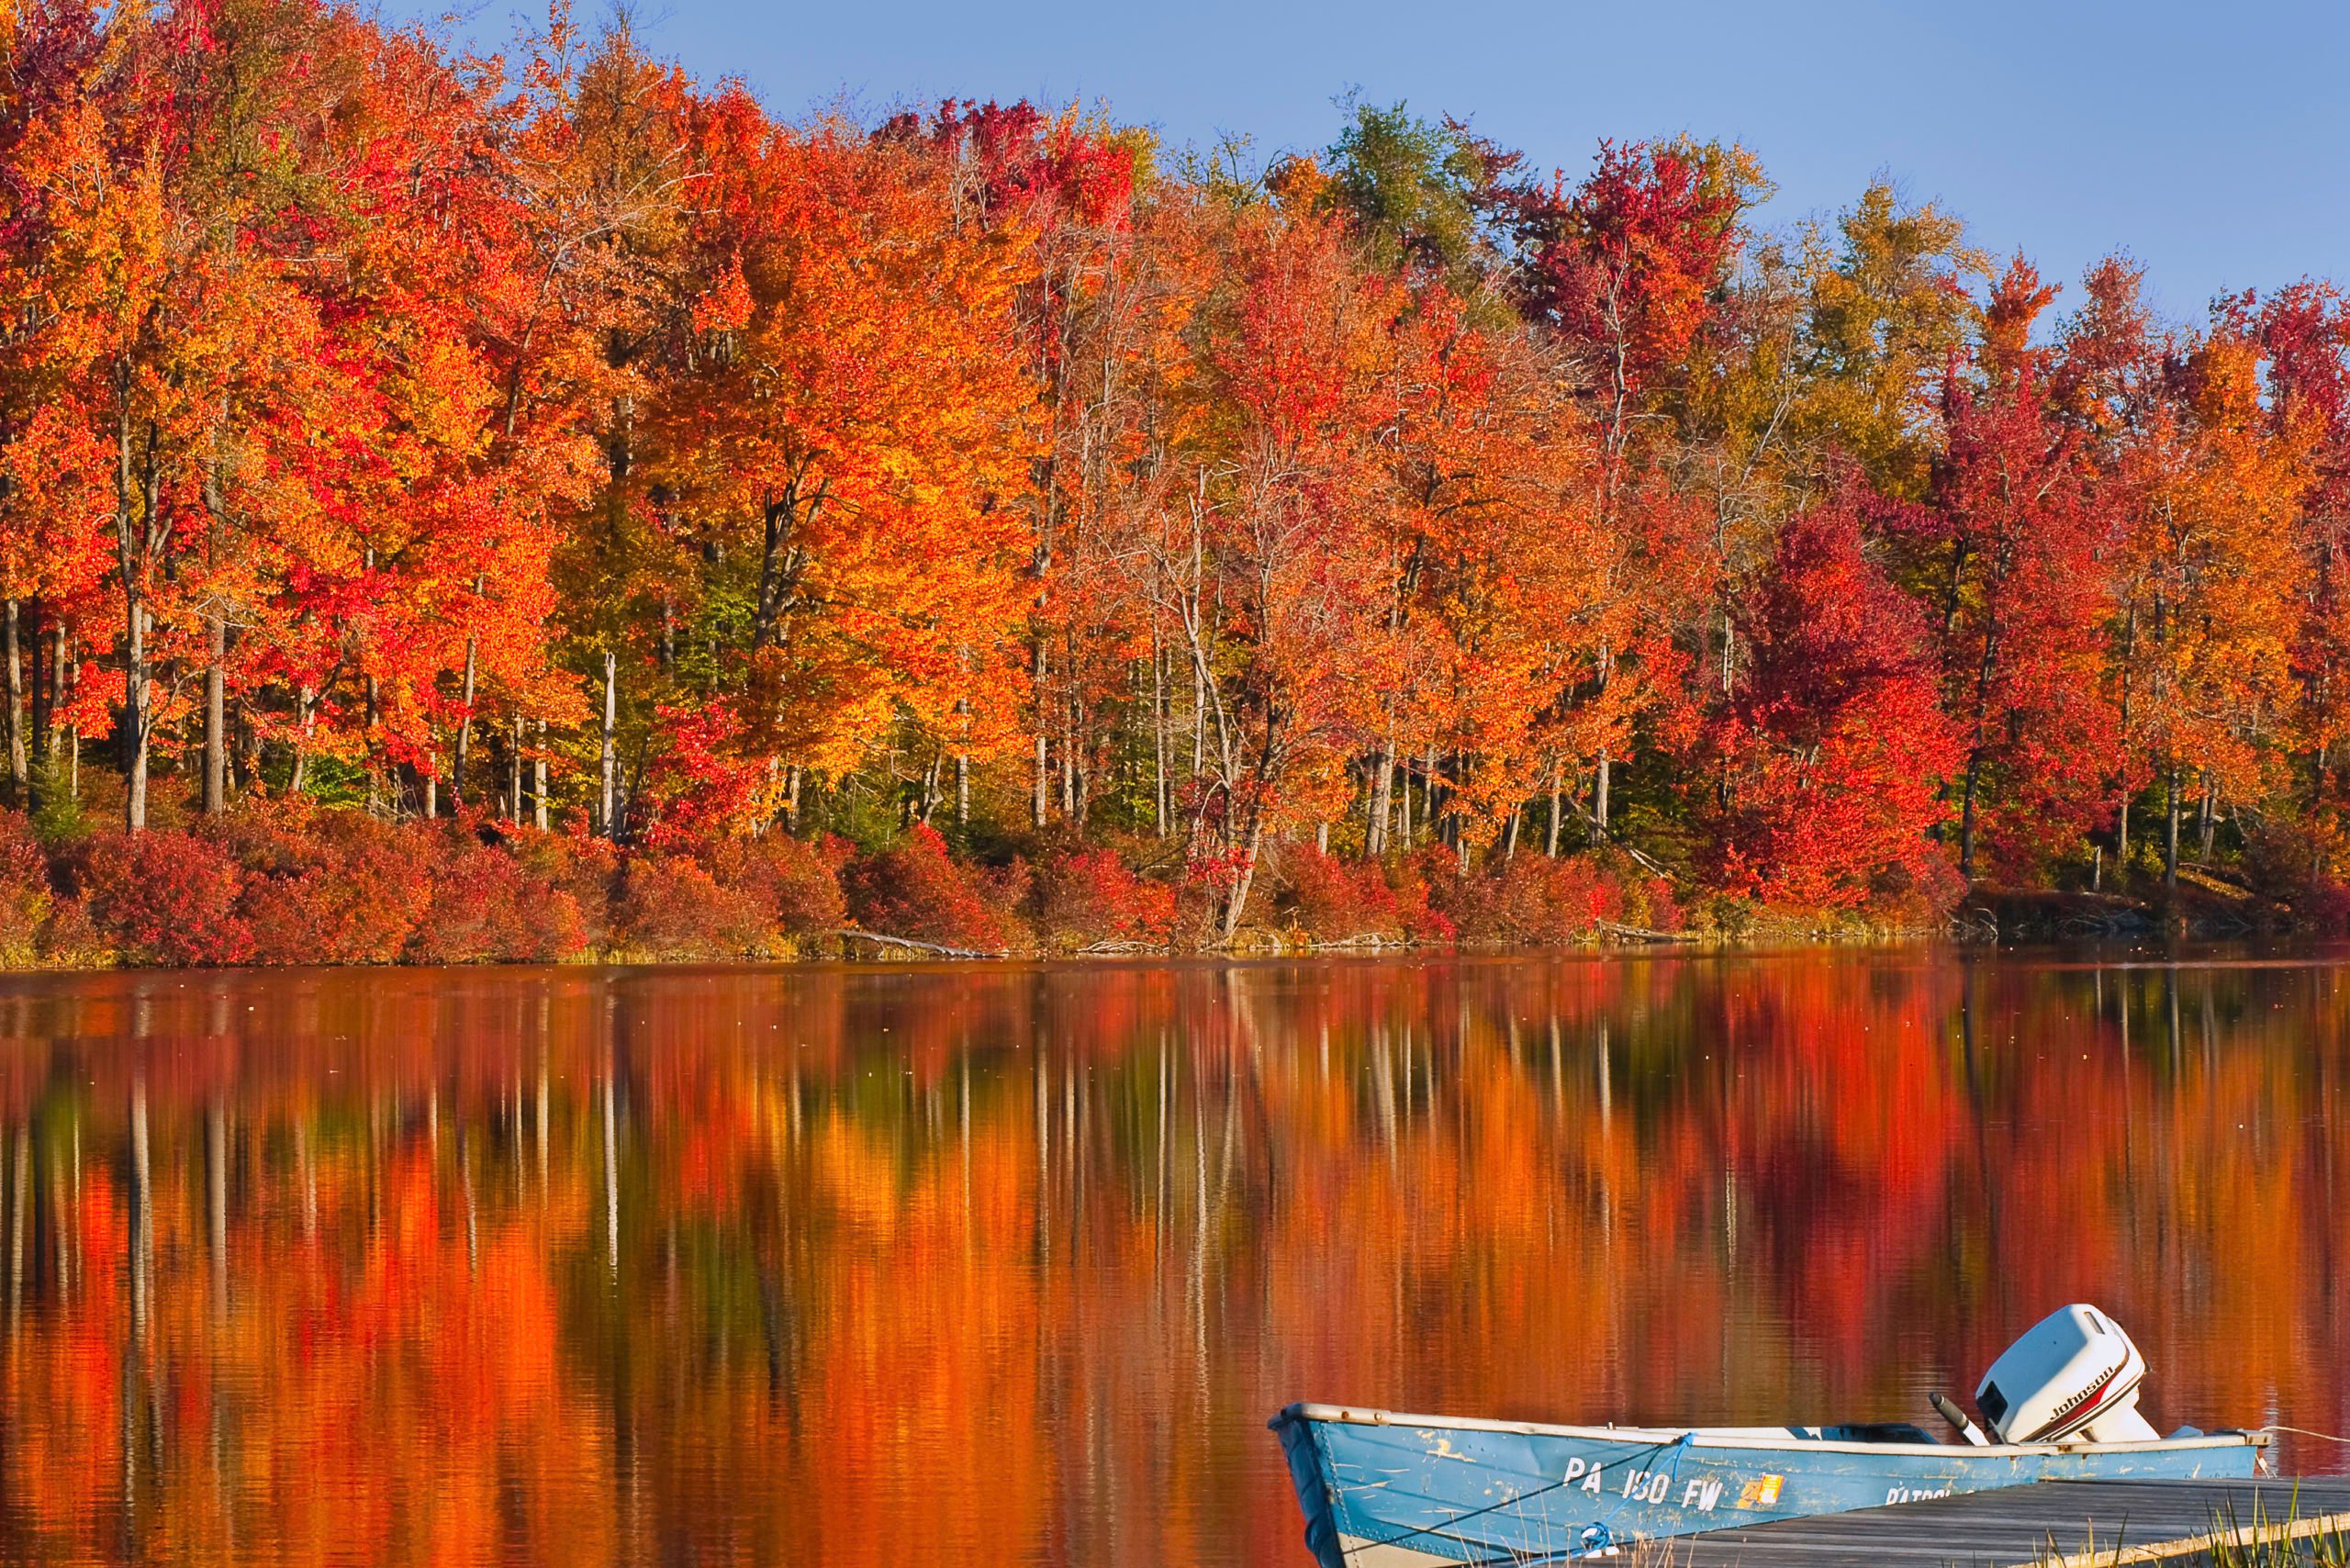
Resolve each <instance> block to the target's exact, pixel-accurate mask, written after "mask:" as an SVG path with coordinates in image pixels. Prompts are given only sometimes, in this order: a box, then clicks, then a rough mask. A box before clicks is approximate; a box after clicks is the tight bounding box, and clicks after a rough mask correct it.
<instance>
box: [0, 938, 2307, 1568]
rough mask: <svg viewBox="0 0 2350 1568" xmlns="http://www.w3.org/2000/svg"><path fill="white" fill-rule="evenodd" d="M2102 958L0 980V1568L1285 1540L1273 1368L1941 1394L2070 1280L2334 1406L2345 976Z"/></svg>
mask: <svg viewBox="0 0 2350 1568" xmlns="http://www.w3.org/2000/svg"><path fill="white" fill-rule="evenodd" d="M2129 958H2130V962H2128V963H2126V964H2115V963H2113V962H2112V961H2111V960H2110V956H2109V958H2108V960H2107V961H2105V962H2103V963H2097V962H2091V961H2089V960H2085V959H2079V958H2072V959H2034V958H1989V957H1986V956H1981V955H1969V956H1961V955H1948V954H1931V953H1919V952H1907V953H1899V954H1886V955H1854V954H1849V953H1845V954H1812V955H1800V956H1792V957H1780V958H1732V959H1717V958H1678V959H1671V958H1668V959H1655V960H1645V959H1637V958H1634V959H1624V958H1617V959H1592V958H1571V959H1562V960H1560V961H1556V962H1529V961H1525V960H1517V961H1506V962H1504V961H1493V962H1486V961H1465V960H1464V961H1458V962H1454V961H1445V962H1428V963H1369V962H1331V963H1311V964H1278V965H1260V966H1242V967H1220V966H1208V965H1201V966H1175V967H1165V966H1162V967H1148V968H1132V969H1116V968H1096V969H1057V968H1043V969H1030V968H1015V967H1005V968H987V969H973V968H957V969H916V968H912V967H906V968H890V969H861V970H845V969H844V970H821V969H796V970H788V971H768V970H758V971H743V970H728V971H697V970H677V969H668V970H590V969H504V970H455V971H430V970H425V971H419V970H399V971H388V972H372V973H371V972H350V971H342V972H329V971H319V972H290V973H274V974H243V973H231V974H218V975H215V974H198V975H185V974H181V975H168V974H166V975H153V974H149V975H107V976H95V977H46V978H18V979H13V980H0V1202H5V1210H4V1211H0V1218H5V1225H6V1244H5V1245H6V1271H7V1281H6V1316H5V1321H0V1559H5V1560H6V1561H8V1562H24V1561H58V1562H63V1561H68V1560H72V1561H88V1560H113V1561H121V1560H156V1561H163V1560H170V1561H178V1562H185V1561H193V1562H215V1561H217V1562H228V1561H236V1562H290V1561H301V1562H321V1561H331V1562H446V1563H464V1562H559V1563H566V1564H569V1563H599V1562H659V1563H695V1562H773V1563H826V1564H829V1563H853V1564H863V1563H871V1564H877V1565H878V1564H885V1563H886V1564H898V1563H909V1562H926V1563H959V1562H974V1563H1089V1564H1090V1563H1104V1564H1109V1563H1115V1564H1121V1565H1124V1564H1157V1563H1170V1564H1172V1563H1270V1564H1280V1563H1284V1562H1294V1563H1300V1564H1302V1563H1304V1561H1305V1559H1304V1552H1303V1549H1302V1548H1301V1547H1300V1546H1299V1545H1298V1544H1297V1542H1298V1537H1299V1533H1300V1524H1299V1519H1298V1517H1297V1511H1296V1506H1295V1505H1294V1503H1293V1502H1292V1499H1291V1496H1290V1495H1289V1487H1288V1483H1287V1480H1286V1478H1285V1476H1284V1474H1283V1472H1282V1469H1281V1463H1280V1460H1279V1454H1278V1450H1277V1447H1276V1445H1275V1443H1274V1441H1273V1439H1272V1438H1271V1437H1270V1434H1268V1433H1267V1432H1266V1431H1265V1429H1264V1425H1263V1423H1264V1418H1265V1417H1266V1416H1267V1414H1268V1413H1270V1411H1272V1410H1273V1409H1274V1408H1276V1407H1277V1406H1280V1405H1281V1404H1283V1403H1285V1402H1287V1401H1289V1400H1292V1399H1298V1398H1317V1399H1325V1400H1334V1401H1349V1402H1358V1403H1378V1404H1382V1405H1388V1406H1397V1407H1402V1408H1406V1409H1425V1410H1444V1411H1455V1412H1461V1413H1468V1414H1479V1415H1494V1416H1507V1417H1550V1418H1561V1419H1590V1420H1603V1419H1607V1418H1616V1419H1623V1420H1633V1421H1646V1422H1654V1423H1659V1424H1678V1423H1683V1422H1756V1421H1774V1420H1785V1419H1789V1418H1801V1419H1804V1420H1815V1419H1821V1418H1863V1417H1884V1418H1910V1419H1917V1420H1920V1421H1930V1419H1931V1417H1930V1411H1929V1409H1928V1406H1927V1405H1926V1400H1925V1395H1926V1392H1927V1391H1928V1390H1929V1389H1930V1388H1937V1387H1939V1388H1945V1389H1951V1388H1961V1385H1963V1389H1962V1391H1964V1390H1971V1388H1972V1387H1973V1384H1974V1382H1975V1377H1976V1376H1977V1375H1978V1374H1979V1372H1980V1369H1981V1368H1982V1367H1983V1366H1984V1364H1986V1361H1988V1360H1989V1359H1990V1357H1992V1356H1993V1355H1994V1354H1996V1353H1997V1351H1998V1350H1999V1349H2000V1348H2001V1347H2002V1346H2003V1345H2004V1344H2005V1343H2006V1342H2007V1340H2008V1339H2009V1337H2010V1336H2011V1335H2013V1334H2014V1333H2015V1332H2016V1331H2018V1330H2019V1329H2020V1328H2022V1327H2025V1326H2027V1325H2028V1324H2029V1323H2030V1322H2031V1320H2033V1319H2034V1318H2036V1317H2038V1316H2040V1315H2041V1314H2042V1313H2043V1312H2045V1311H2047V1310H2048V1309H2049V1308H2050V1307H2052V1306H2053V1305H2057V1304H2059V1303H2062V1302H2065V1301H2068V1300H2072V1299H2075V1298H2083V1297H2085V1298H2088V1299H2092V1300H2095V1301H2098V1302H2099V1303H2101V1304H2103V1305H2106V1306H2107V1307H2109V1309H2111V1310H2112V1311H2113V1312H2114V1313H2115V1314H2116V1315H2117V1316H2120V1317H2121V1320H2122V1321H2123V1322H2124V1323H2125V1324H2126V1325H2127V1326H2128V1327H2130V1328H2131V1329H2132V1332H2133V1333H2134V1334H2135V1335H2136V1336H2137V1338H2138V1339H2139V1341H2140V1343H2141V1344H2142V1345H2143V1347H2144V1349H2145V1350H2146V1354H2147V1357H2148V1359H2149V1361H2151V1362H2152V1364H2153V1373H2152V1376H2151V1378H2150V1380H2149V1383H2148V1392H2147V1395H2146V1404H2147V1406H2148V1408H2149V1410H2150V1413H2151V1414H2152V1415H2153V1417H2154V1419H2155V1421H2156V1423H2157V1424H2158V1425H2162V1426H2165V1427H2167V1426H2168V1425H2170V1424H2173V1423H2176V1422H2179V1421H2186V1420H2193V1421H2197V1422H2200V1423H2203V1424H2209V1425H2219V1424H2226V1423H2235V1424H2247V1425H2248V1424H2255V1423H2262V1422H2271V1421H2282V1422H2288V1423H2290V1424H2293V1425H2296V1426H2302V1427H2312V1428H2322V1429H2325V1430H2329V1431H2335V1432H2344V1431H2350V1383H2345V1380H2344V1377H2343V1376H2342V1375H2341V1373H2342V1372H2343V1369H2344V1350H2345V1349H2350V1291H2346V1290H2344V1288H2343V1284H2342V1277H2343V1274H2344V1267H2345V1264H2350V1201H2345V1200H2350V1192H2345V1191H2344V1187H2345V1184H2350V1104H2344V1102H2343V1100H2342V1094H2343V1084H2344V1073H2345V1067H2350V992H2345V990H2344V975H2345V972H2350V970H2345V969H2344V967H2342V966H2343V965H2344V963H2345V962H2350V958H2345V957H2344V955H2342V954H2317V955H2313V956H2311V958H2307V959H2294V960H2289V961H2288V960H2250V961H2248V960H2246V959H2245V958H2244V957H2243V956H2242V955H2228V954H2218V955H2207V956H2203V957H2201V958H2194V959H2190V960H2189V961H2187V962H2183V963H2173V962H2168V961H2165V959H2164V958H2163V957H2162V956H2161V955H2159V954H2145V955H2135V956H2129ZM2281 1452H2282V1458H2283V1460H2284V1462H2285V1464H2286V1466H2287V1467H2288V1468H2295V1469H2302V1470H2312V1471H2314V1470H2328V1469H2340V1468H2342V1463H2343V1460H2344V1454H2345V1450H2339V1449H2335V1448H2333V1447H2332V1446H2331V1445H2326V1444H2316V1443H2309V1444H2303V1445H2301V1446H2299V1447H2295V1446H2293V1442H2292V1439H2286V1441H2285V1443H2284V1444H2283V1445H2282V1449H2281Z"/></svg>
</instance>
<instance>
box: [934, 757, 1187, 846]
mask: <svg viewBox="0 0 2350 1568" xmlns="http://www.w3.org/2000/svg"><path fill="white" fill-rule="evenodd" d="M970 823H971V758H970V754H969V753H968V752H960V751H958V752H957V753H956V754H955V825H956V826H957V827H968V826H969V825H970ZM1166 831H1167V830H1166V828H1165V827H1164V826H1161V827H1160V829H1159V832H1160V833H1162V834H1164V833H1165V832H1166Z"/></svg>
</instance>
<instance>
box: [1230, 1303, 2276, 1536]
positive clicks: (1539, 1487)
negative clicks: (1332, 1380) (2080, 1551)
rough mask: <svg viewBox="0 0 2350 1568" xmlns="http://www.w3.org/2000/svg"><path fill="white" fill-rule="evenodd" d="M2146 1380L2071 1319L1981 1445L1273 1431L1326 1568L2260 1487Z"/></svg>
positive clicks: (1748, 1436) (1713, 1433) (2262, 1449)
mask: <svg viewBox="0 0 2350 1568" xmlns="http://www.w3.org/2000/svg"><path fill="white" fill-rule="evenodd" d="M2145 1371H2146V1366H2145V1360H2144V1358H2143V1356H2142V1355H2140V1353H2139V1351H2138V1348H2137V1346H2136V1345H2135V1344H2134V1343H2132V1340H2131V1339H2130V1337H2129V1335H2128V1334H2126V1333H2124V1332H2123V1331H2122V1329H2121V1326H2120V1325H2119V1324H2116V1323H2115V1322H2114V1321H2113V1320H2112V1319H2111V1318H2109V1317H2108V1316H2105V1315H2104V1314H2103V1313H2101V1312H2099V1311H2098V1309H2097V1308H2096V1307H2094V1306H2090V1305H2080V1304H2076V1305H2070V1306H2065V1307H2062V1308H2059V1309H2058V1310H2057V1311H2055V1312H2053V1313H2052V1314H2050V1315H2049V1316H2047V1317H2046V1318H2044V1319H2042V1321H2041V1322H2040V1323H2038V1324H2037V1325H2035V1326H2034V1327H2032V1328H2031V1330H2029V1331H2028V1332H2026V1333H2025V1335H2024V1336H2023V1337H2022V1338H2020V1339H2019V1340H2017V1341H2016V1343H2015V1344H2014V1345H2013V1346H2011V1347H2009V1350H2007V1352H2006V1353H2005V1354H2003V1355H2002V1356H2000V1358H1999V1359H1998V1360H1997V1361H1995V1362H1993V1363H1992V1365H1991V1369H1990V1371H1989V1372H1986V1373H1985V1374H1984V1377H1983V1381H1982V1382H1981V1383H1980V1384H1978V1385H1977V1387H1976V1389H1975V1407H1976V1409H1977V1410H1978V1411H1980V1413H1981V1414H1982V1416H1983V1417H1984V1420H1985V1424H1984V1425H1982V1426H1978V1425H1977V1424H1976V1423H1975V1421H1974V1420H1973V1419H1972V1418H1971V1417H1968V1416H1967V1415H1966V1414H1965V1413H1964V1411H1963V1410H1961V1409H1960V1408H1959V1406H1957V1405H1956V1404H1955V1403H1954V1402H1953V1401H1952V1400H1950V1399H1948V1398H1946V1397H1945V1396H1943V1395H1942V1394H1933V1395H1930V1398H1931V1401H1932V1403H1933V1405H1934V1407H1935V1409H1936V1410H1937V1411H1938V1412H1939V1413H1940V1414H1941V1416H1942V1419H1943V1421H1944V1422H1945V1423H1946V1424H1947V1425H1948V1427H1949V1428H1950V1429H1951V1435H1950V1437H1949V1438H1947V1439H1938V1438H1937V1437H1936V1435H1935V1434H1934V1433H1932V1432H1929V1431H1927V1430H1926V1429H1925V1428H1921V1427H1919V1426H1917V1425H1916V1424H1914V1423H1912V1422H1908V1421H1871V1422H1854V1423H1846V1424H1842V1425H1832V1426H1786V1427H1691V1428H1669V1427H1626V1426H1617V1425H1614V1424H1612V1423H1611V1424H1608V1425H1605V1426H1596V1427H1578V1426H1550V1425H1546V1424H1543V1423H1540V1422H1527V1421H1492V1420H1477V1419H1471V1418H1465V1417H1448V1416H1414V1415H1399V1414H1396V1413H1394V1412H1392V1411H1386V1410H1375V1409H1362V1408H1356V1407H1352V1406H1335V1405H1311V1404H1300V1405H1292V1406H1289V1407H1288V1408H1286V1409H1284V1410H1282V1411H1281V1413H1280V1414H1279V1415H1277V1416H1275V1417H1273V1418H1272V1420H1271V1421H1270V1423H1269V1424H1270V1426H1271V1428H1273V1430H1274V1432H1275V1433H1277V1434H1278V1435H1279V1436H1280V1438H1281V1447H1282V1449H1283V1450H1284V1451H1285V1453H1286V1454H1287V1456H1288V1460H1289V1470H1290V1477H1291V1480H1292V1483H1293V1484H1295V1486H1296V1489H1297V1498H1298V1503H1299V1506H1301V1507H1302V1508H1303V1509H1304V1514H1305V1544H1306V1547H1307V1549H1308V1550H1309V1551H1312V1552H1313V1554H1314V1557H1315V1561H1316V1562H1318V1563H1319V1564H1320V1565H1321V1568H1418V1565H1422V1564H1435V1563H1492V1564H1503V1563H1507V1564H1513V1565H1516V1564H1531V1563H1543V1562H1567V1561H1571V1560H1575V1559H1583V1558H1590V1557H1601V1556H1610V1555H1616V1554H1617V1553H1620V1552H1621V1551H1623V1550H1624V1549H1626V1548H1627V1547H1630V1546H1633V1545H1635V1544H1637V1543H1638V1542H1640V1541H1644V1540H1662V1539H1667V1538H1670V1537H1673V1536H1682V1535H1694V1534H1697V1533H1700V1532H1702V1531H1706V1530H1714V1529H1729V1528H1733V1527H1741V1526H1750V1525H1757V1524H1764V1523H1768V1522H1771V1521H1773V1520H1777V1519H1791V1518H1805V1517H1807V1516H1811V1515H1817V1514H1833V1513H1844V1512H1848V1511H1850V1510H1852V1509H1855V1508H1869V1507H1877V1506H1883V1505H1886V1504H1891V1503H1904V1502H1911V1501H1916V1500H1919V1499H1922V1498H1927V1497H1946V1496H1951V1495H1955V1494H1957V1493H1961V1492H1980V1491H1986V1490H1988V1489H1991V1488H1994V1487H1999V1486H2019V1485H2022V1484H2025V1483H2027V1482H2033V1481H2055V1480H2109V1479H2117V1478H2121V1477H2129V1478H2133V1479H2169V1480H2194V1479H2211V1480H2233V1479H2241V1478H2246V1477H2250V1476H2252V1475H2254V1474H2255V1473H2258V1472H2259V1471H2260V1470H2261V1469H2263V1468H2265V1453H2266V1448H2267V1445H2268V1437H2267V1434H2266V1433H2265V1432H2260V1431H2248V1430H2243V1429H2235V1428H2231V1429H2222V1430H2216V1431H2210V1432H2204V1431H2199V1430H2198V1429H2196V1428H2192V1427H2182V1428H2178V1429H2177V1430H2176V1431H2174V1432H2172V1433H2171V1434H2170V1435H2169V1436H2167V1437H2165V1436H2161V1435H2159V1434H2157V1433H2156V1432H2155V1430H2154V1427H2153V1426H2152V1425H2151V1424H2150V1423H2149V1422H2148V1421H2147V1420H2146V1419H2145V1417H2143V1416H2142V1415H2140V1414H2139V1412H2138V1407H2137V1406H2138V1392H2139V1387H2140V1384H2141V1383H2143V1380H2144V1377H2145ZM1986 1427H1987V1428H1988V1429H1987V1430H1986Z"/></svg>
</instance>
